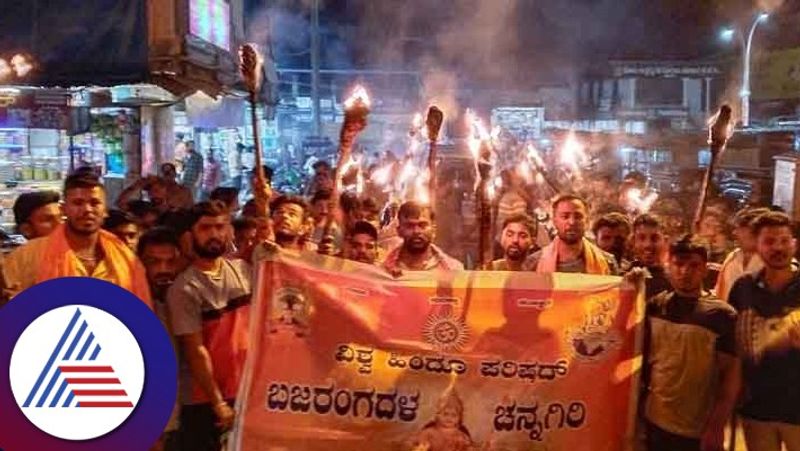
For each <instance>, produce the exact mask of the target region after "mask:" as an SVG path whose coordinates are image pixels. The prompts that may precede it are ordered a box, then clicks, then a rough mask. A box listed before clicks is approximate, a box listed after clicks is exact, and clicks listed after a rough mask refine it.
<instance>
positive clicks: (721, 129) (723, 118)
mask: <svg viewBox="0 0 800 451" xmlns="http://www.w3.org/2000/svg"><path fill="white" fill-rule="evenodd" d="M731 113H732V111H731V107H730V106H728V105H722V106H721V107H720V109H719V111H718V112H717V114H716V115H714V117H712V118H711V120H710V121H709V124H710V127H709V128H708V144H709V146H710V151H711V161H710V162H709V163H708V167H707V168H706V173H705V176H704V177H703V187H702V188H701V189H700V200H699V201H698V203H697V210H695V213H694V223H693V229H694V232H695V233H697V231H698V230H700V221H702V219H703V215H704V214H705V212H706V200H707V199H708V191H709V188H710V187H711V178H712V177H713V176H714V169H715V167H716V165H717V162H718V161H719V157H720V156H721V155H722V152H724V151H725V146H727V145H728V140H729V139H730V137H731V135H733V121H731Z"/></svg>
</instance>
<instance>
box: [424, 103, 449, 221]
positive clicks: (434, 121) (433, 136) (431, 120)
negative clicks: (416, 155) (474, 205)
mask: <svg viewBox="0 0 800 451" xmlns="http://www.w3.org/2000/svg"><path fill="white" fill-rule="evenodd" d="M442 122H444V113H442V110H440V109H439V108H438V107H436V105H433V106H431V107H430V108H428V118H427V119H426V120H425V125H427V127H428V140H429V142H430V144H429V149H428V177H429V178H428V198H429V199H430V205H431V211H433V210H434V206H435V204H436V201H435V199H436V194H437V191H436V189H437V186H436V151H437V141H438V140H439V131H440V130H441V129H442Z"/></svg>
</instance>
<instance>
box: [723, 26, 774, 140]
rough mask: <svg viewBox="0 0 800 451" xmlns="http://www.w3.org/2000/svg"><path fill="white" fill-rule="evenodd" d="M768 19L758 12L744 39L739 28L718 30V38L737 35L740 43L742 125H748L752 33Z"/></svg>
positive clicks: (725, 38)
mask: <svg viewBox="0 0 800 451" xmlns="http://www.w3.org/2000/svg"><path fill="white" fill-rule="evenodd" d="M767 19H769V14H767V13H759V14H758V16H756V18H755V19H754V20H753V24H752V25H751V26H750V32H749V33H748V34H747V39H746V40H745V37H744V35H742V34H741V33H739V32H738V31H739V30H736V29H733V28H725V29H723V30H722V31H721V32H720V38H722V39H723V40H725V41H729V42H730V41H732V40H733V37H734V36H739V39H740V41H741V45H742V72H743V73H742V90H741V91H740V92H739V95H740V96H741V97H742V126H743V127H749V126H750V51H751V50H752V48H753V35H754V34H755V32H756V28H758V24H760V23H762V22H766V20H767Z"/></svg>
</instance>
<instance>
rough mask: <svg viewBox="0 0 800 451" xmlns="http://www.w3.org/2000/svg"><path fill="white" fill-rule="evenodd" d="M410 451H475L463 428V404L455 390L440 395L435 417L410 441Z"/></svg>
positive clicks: (475, 448)
mask: <svg viewBox="0 0 800 451" xmlns="http://www.w3.org/2000/svg"><path fill="white" fill-rule="evenodd" d="M410 449H411V451H474V450H477V447H476V446H475V444H474V442H473V441H472V436H471V435H470V433H469V430H467V428H466V427H465V426H464V402H463V401H462V400H461V398H460V397H459V396H458V393H456V391H455V390H448V391H447V392H445V393H444V395H442V397H441V399H439V402H438V404H437V406H436V417H435V418H434V419H433V420H432V421H430V422H429V423H427V424H426V425H425V426H424V427H423V428H422V430H421V431H419V432H418V433H417V435H416V436H415V437H414V438H413V439H412V441H411V446H410Z"/></svg>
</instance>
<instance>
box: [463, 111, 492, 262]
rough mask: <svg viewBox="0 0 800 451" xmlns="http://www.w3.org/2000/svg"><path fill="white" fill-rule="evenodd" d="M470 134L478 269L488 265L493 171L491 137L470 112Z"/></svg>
mask: <svg viewBox="0 0 800 451" xmlns="http://www.w3.org/2000/svg"><path fill="white" fill-rule="evenodd" d="M466 116H467V121H468V125H469V127H470V133H469V134H468V141H467V144H468V145H469V149H470V152H472V157H473V158H474V159H475V175H476V183H475V208H476V214H475V216H476V217H477V220H478V267H479V268H484V267H486V265H487V264H488V263H489V261H488V258H487V257H488V251H489V243H490V242H491V241H490V236H489V234H490V232H491V226H492V208H491V204H490V199H489V194H490V193H489V189H490V188H489V183H490V181H491V177H492V170H493V169H494V158H493V157H494V155H493V154H494V152H493V149H492V143H491V140H492V135H491V134H490V133H489V132H488V131H487V130H486V127H485V126H484V125H483V121H481V120H480V118H478V116H477V115H475V113H473V112H472V111H471V110H467V113H466Z"/></svg>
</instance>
